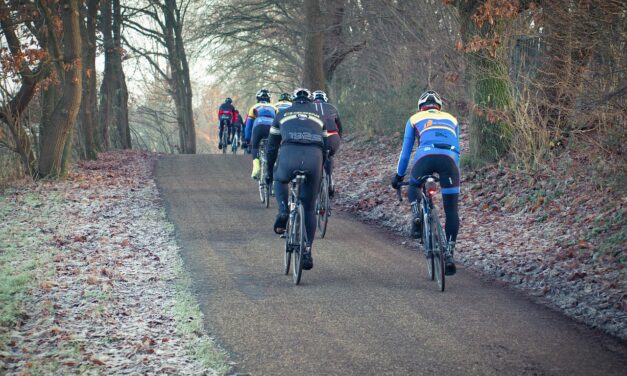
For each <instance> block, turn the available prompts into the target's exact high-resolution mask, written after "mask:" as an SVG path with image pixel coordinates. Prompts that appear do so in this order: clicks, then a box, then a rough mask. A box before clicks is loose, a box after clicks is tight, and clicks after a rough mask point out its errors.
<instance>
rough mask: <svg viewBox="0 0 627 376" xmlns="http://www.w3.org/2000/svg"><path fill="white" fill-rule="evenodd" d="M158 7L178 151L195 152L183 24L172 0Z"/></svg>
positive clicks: (190, 89)
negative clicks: (165, 49) (163, 17)
mask: <svg viewBox="0 0 627 376" xmlns="http://www.w3.org/2000/svg"><path fill="white" fill-rule="evenodd" d="M162 9H163V13H164V16H165V30H164V39H165V41H166V47H167V49H168V61H169V63H170V69H171V70H172V73H171V75H172V76H171V79H170V87H171V89H172V92H173V93H174V103H175V104H176V117H177V121H178V124H179V142H180V150H181V153H183V154H195V153H196V129H195V125H194V112H193V107H192V85H191V80H190V77H189V65H188V63H187V56H186V53H185V46H184V43H183V33H182V26H183V25H182V23H181V17H180V13H179V10H178V8H177V7H176V1H175V0H165V5H164V6H162Z"/></svg>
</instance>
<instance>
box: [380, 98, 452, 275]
mask: <svg viewBox="0 0 627 376" xmlns="http://www.w3.org/2000/svg"><path fill="white" fill-rule="evenodd" d="M441 109H442V99H441V98H440V96H439V95H438V93H436V92H435V91H431V90H430V91H427V92H425V93H423V94H422V95H421V96H420V99H419V100H418V112H417V113H415V114H414V115H413V116H412V117H410V118H409V120H408V121H407V124H406V125H405V136H404V140H403V149H402V150H401V155H400V157H399V159H398V166H397V170H396V174H395V175H394V178H393V179H392V187H393V188H395V189H396V188H398V187H399V183H400V182H402V181H403V178H404V176H405V171H406V170H407V165H408V164H409V158H410V156H411V152H412V149H413V146H414V140H415V139H416V138H417V139H418V141H419V145H418V149H417V150H416V155H415V157H414V165H413V167H412V168H411V180H410V182H413V183H416V182H417V179H420V178H421V177H423V176H425V175H429V174H433V173H437V174H438V175H439V177H440V185H441V187H442V202H443V204H444V213H445V214H446V224H445V226H444V228H445V232H446V239H447V241H448V246H447V253H446V270H445V274H446V275H453V274H455V271H456V268H455V261H454V259H453V253H454V250H455V241H456V240H457V232H458V231H459V216H458V214H457V202H458V199H459V192H460V172H459V152H460V150H459V125H458V124H457V119H455V117H453V116H452V115H451V114H449V113H446V112H444V111H441ZM409 188H410V189H409V190H408V192H407V197H408V198H409V202H410V204H411V205H419V204H418V202H417V200H418V188H417V187H414V186H411V185H410V186H409ZM421 221H422V216H420V215H419V216H417V217H414V218H413V219H412V236H413V237H414V238H421V237H422V223H421Z"/></svg>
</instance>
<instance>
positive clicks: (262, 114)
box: [218, 88, 460, 275]
mask: <svg viewBox="0 0 627 376" xmlns="http://www.w3.org/2000/svg"><path fill="white" fill-rule="evenodd" d="M256 99H257V103H256V104H254V105H253V106H252V107H251V108H250V110H249V112H248V115H247V117H246V121H245V123H242V122H241V121H240V122H239V124H240V126H239V127H237V124H238V122H237V120H236V119H237V116H238V114H237V111H236V110H235V109H234V108H233V106H232V103H231V102H232V101H231V100H230V98H227V99H226V100H225V102H224V103H223V104H222V105H221V106H220V109H219V114H218V116H219V118H220V136H222V132H223V131H224V125H223V119H226V118H227V117H228V115H229V114H230V115H231V119H233V120H232V124H233V125H234V126H233V127H232V128H233V130H232V131H231V129H229V139H230V140H232V138H231V132H237V133H238V135H239V132H240V131H241V125H242V124H245V130H244V143H245V147H248V149H249V150H250V153H251V155H252V164H253V166H252V173H251V177H252V178H253V179H259V178H260V172H261V171H260V166H261V163H260V161H259V144H260V142H261V140H262V139H264V138H267V139H268V142H267V147H266V148H267V149H266V158H267V163H266V166H267V167H266V168H267V170H266V171H265V173H266V174H265V176H266V183H267V184H268V186H271V184H272V183H273V182H274V193H275V197H276V201H277V204H278V213H277V216H276V219H275V222H274V232H275V233H277V234H283V233H284V232H285V230H286V225H287V220H288V211H289V208H288V183H289V182H290V180H291V179H292V178H293V177H294V172H295V171H297V170H298V171H305V172H306V180H305V184H304V186H303V187H301V202H302V204H303V207H304V211H305V228H306V232H307V239H308V244H307V246H306V252H305V253H304V254H303V269H305V270H309V269H311V268H312V267H313V257H312V252H311V250H312V245H313V240H314V237H315V232H316V213H315V209H316V198H317V195H318V189H319V187H320V179H321V177H322V169H323V168H324V169H325V171H326V173H327V175H328V176H329V177H332V171H333V159H334V158H333V157H334V156H335V155H336V153H337V151H338V150H339V148H340V143H341V137H342V124H341V121H340V115H339V112H338V110H337V108H335V107H334V106H333V105H331V104H330V103H328V97H327V95H326V93H325V92H324V91H321V90H317V91H314V92H313V93H312V92H310V91H309V90H308V89H305V88H298V89H296V90H294V92H293V94H292V95H290V94H289V93H282V94H281V95H280V96H279V101H278V102H276V103H274V104H272V103H271V98H270V92H269V91H268V90H267V89H261V90H259V91H258V92H257V95H256ZM229 111H230V112H229ZM223 116H224V117H223ZM240 119H241V118H240ZM224 124H226V123H224ZM229 128H231V127H229ZM459 131H460V130H459V125H458V122H457V119H456V118H455V117H454V116H452V115H451V114H449V113H447V112H444V111H442V99H441V97H440V95H439V94H438V93H436V92H435V91H432V90H429V91H426V92H425V93H423V94H422V95H421V96H420V98H419V100H418V111H417V112H416V113H415V114H413V115H412V116H411V117H410V118H409V120H408V121H407V123H406V125H405V134H404V139H403V147H402V150H401V153H400V156H399V159H398V164H397V169H396V174H395V175H394V176H393V178H392V182H391V185H392V187H393V188H395V189H398V188H399V187H400V185H401V182H403V180H404V178H405V175H406V170H407V167H408V165H409V160H410V157H411V153H412V150H413V146H414V142H415V141H416V140H418V147H417V149H416V152H415V155H414V161H413V165H412V167H411V169H410V181H409V182H410V189H409V190H408V198H409V203H410V205H414V206H415V205H419V193H418V192H419V191H418V189H419V187H417V184H418V180H419V179H420V178H421V177H423V176H425V175H431V174H437V175H438V176H439V178H440V185H441V193H442V201H443V206H444V212H445V216H446V223H445V234H446V240H447V247H446V248H447V249H446V255H445V273H446V275H453V274H455V272H456V267H455V261H454V252H455V243H456V240H457V233H458V231H459V215H458V200H459V192H460V170H459V155H460V147H459V135H460V132H459ZM220 139H221V138H220ZM219 147H221V145H219ZM332 181H333V179H332V178H331V182H332ZM334 191H335V189H334V184H332V183H331V184H330V186H329V196H330V197H333V195H334ZM421 221H422V214H421V212H420V211H414V215H413V218H412V220H411V227H412V231H411V235H412V236H413V237H414V238H416V239H421V238H422V233H421V231H422V223H421Z"/></svg>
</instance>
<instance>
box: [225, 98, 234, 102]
mask: <svg viewBox="0 0 627 376" xmlns="http://www.w3.org/2000/svg"><path fill="white" fill-rule="evenodd" d="M231 102H233V99H231V98H226V99H225V100H224V103H231Z"/></svg>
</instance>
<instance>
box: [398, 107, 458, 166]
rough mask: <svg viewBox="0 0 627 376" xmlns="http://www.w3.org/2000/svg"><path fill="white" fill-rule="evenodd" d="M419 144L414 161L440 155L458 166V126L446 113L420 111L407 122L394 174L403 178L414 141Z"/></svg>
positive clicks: (433, 110) (455, 120)
mask: <svg viewBox="0 0 627 376" xmlns="http://www.w3.org/2000/svg"><path fill="white" fill-rule="evenodd" d="M416 138H418V140H419V142H420V144H419V145H418V149H417V150H416V155H415V157H414V161H417V160H418V159H420V158H421V157H423V156H425V155H433V154H441V155H447V156H449V157H451V158H452V159H453V160H454V161H455V164H456V165H457V166H459V151H460V150H459V125H458V124H457V119H455V117H454V116H453V115H451V114H449V113H447V112H443V111H438V110H436V109H431V110H427V111H420V112H417V113H416V114H414V115H413V116H412V117H410V118H409V120H407V124H406V126H405V137H404V139H403V149H402V150H401V155H400V157H399V160H398V166H397V169H396V173H397V174H398V175H399V176H405V171H406V170H407V165H408V164H409V158H410V156H411V152H412V149H413V147H414V140H415V139H416Z"/></svg>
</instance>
